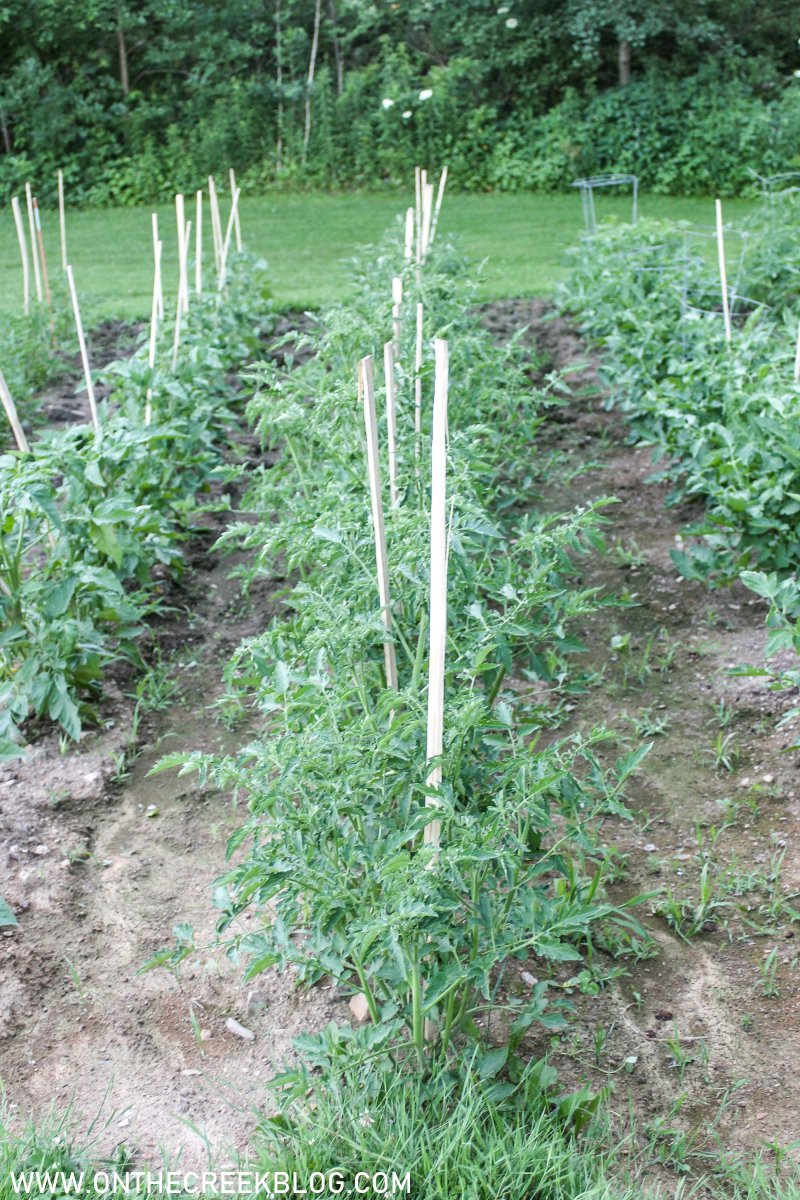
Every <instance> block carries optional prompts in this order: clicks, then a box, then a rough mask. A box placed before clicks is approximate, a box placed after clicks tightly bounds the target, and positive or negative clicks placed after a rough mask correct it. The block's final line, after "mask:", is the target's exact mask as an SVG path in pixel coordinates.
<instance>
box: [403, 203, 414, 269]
mask: <svg viewBox="0 0 800 1200" xmlns="http://www.w3.org/2000/svg"><path fill="white" fill-rule="evenodd" d="M404 250H405V260H406V262H411V259H412V258H413V257H414V209H413V208H407V209H406V237H405V247H404Z"/></svg>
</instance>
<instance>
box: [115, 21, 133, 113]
mask: <svg viewBox="0 0 800 1200" xmlns="http://www.w3.org/2000/svg"><path fill="white" fill-rule="evenodd" d="M117 49H118V50H119V82H120V84H121V86H122V94H123V96H127V95H128V92H129V91H130V90H131V85H130V79H129V76H128V46H127V43H126V41H125V28H124V26H123V24H122V7H121V5H119V4H118V5H117Z"/></svg>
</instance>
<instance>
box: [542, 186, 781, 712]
mask: <svg viewBox="0 0 800 1200" xmlns="http://www.w3.org/2000/svg"><path fill="white" fill-rule="evenodd" d="M799 217H800V200H798V197H797V195H796V194H792V193H787V194H785V195H782V196H780V195H779V196H775V197H773V199H772V201H771V202H770V203H769V204H765V205H764V206H763V207H762V209H761V211H760V212H759V213H758V214H757V215H756V216H755V217H754V218H752V219H751V221H750V223H749V228H748V229H746V230H745V231H744V233H745V235H746V242H745V251H744V254H743V256H742V257H741V265H740V267H739V268H738V269H737V270H736V272H735V275H736V278H735V279H732V280H731V282H732V283H733V286H732V287H731V289H730V295H731V304H732V323H733V328H732V340H731V344H730V345H728V344H727V343H726V340H725V335H724V324H723V314H722V304H721V293H720V285H719V280H718V277H717V279H714V277H713V275H712V273H711V269H710V266H709V261H708V258H707V257H705V256H704V255H703V254H701V253H700V252H699V250H698V246H699V245H700V243H698V242H697V241H696V240H695V239H694V238H693V237H691V235H690V234H689V232H688V229H687V228H686V227H681V226H675V225H668V224H667V223H663V222H662V223H653V222H651V223H641V224H640V225H638V226H636V227H631V226H628V227H624V228H623V227H620V228H616V229H614V228H610V229H607V230H605V231H603V232H601V233H600V234H599V235H598V236H597V237H595V238H593V239H591V241H590V242H587V243H585V244H584V246H583V247H582V248H581V250H580V251H578V252H577V253H576V257H575V265H574V268H573V271H572V274H571V277H570V280H569V282H568V284H567V285H566V286H565V287H564V288H563V289H562V293H561V302H562V305H563V306H564V307H565V308H567V309H568V310H569V311H571V312H575V313H577V314H578V315H579V316H580V319H581V322H582V325H583V328H584V330H585V331H586V332H587V334H588V335H589V336H590V337H591V339H592V341H593V342H594V343H595V344H596V345H598V346H600V347H602V348H603V351H604V357H603V368H602V373H603V375H604V377H605V380H606V382H607V383H608V386H609V403H612V404H619V405H620V406H621V407H622V408H623V410H624V411H625V413H626V415H627V416H628V417H629V418H630V420H631V422H632V425H633V432H634V436H635V437H636V438H637V439H639V440H641V441H642V442H644V443H646V444H650V445H652V446H653V447H654V458H655V459H656V460H657V461H658V460H660V462H661V464H662V466H661V471H660V473H659V477H661V478H667V479H669V480H671V481H672V482H673V484H674V488H673V492H672V499H673V500H680V499H684V498H686V497H691V498H696V499H698V500H700V501H701V502H702V504H703V516H702V518H701V519H700V520H698V521H697V522H695V524H694V525H693V526H692V527H691V528H690V529H689V530H687V540H686V543H685V545H684V546H683V548H680V549H675V550H673V552H672V557H673V559H674V561H675V563H676V566H677V567H678V569H679V570H680V571H681V572H683V573H684V574H685V575H687V576H689V577H692V578H700V579H705V580H708V581H710V582H712V583H713V582H716V581H719V580H722V581H726V580H731V579H735V578H737V577H740V578H741V579H742V581H743V582H744V583H745V585H746V586H747V587H749V588H751V589H752V590H753V591H755V592H756V593H757V594H758V595H760V596H762V597H764V598H765V599H766V600H767V601H769V604H770V611H769V614H768V617H767V624H768V629H769V636H768V640H767V647H766V657H767V660H768V662H769V661H770V660H772V659H774V658H775V656H776V655H778V654H780V653H784V654H785V652H787V651H794V652H795V654H797V653H800V585H799V584H798V571H799V570H800V524H799V523H798V517H799V516H800V432H799V430H800V382H798V381H797V379H796V374H797V372H798V369H799V368H800V357H798V358H797V359H796V358H795V356H796V354H797V353H798V351H797V347H798V346H800V339H798V332H797V331H798V322H799V321H800V270H798V267H797V261H798V257H797V256H798V240H799V239H798V234H797V229H798V218H799ZM736 244H737V243H736V239H734V238H732V237H731V236H730V234H729V236H728V247H729V255H728V257H729V261H730V263H731V269H732V270H733V263H734V262H735V260H736V259H737V258H739V255H740V252H739V250H738V249H736V250H734V249H733V246H735V245H736ZM744 297H747V298H746V299H745V298H744ZM751 673H753V674H769V675H770V676H771V681H772V685H773V686H774V687H775V688H777V689H781V690H790V689H792V690H796V689H797V686H798V683H800V672H798V670H797V667H796V666H794V665H785V660H784V665H782V666H780V667H775V668H772V667H770V668H769V669H767V670H762V669H761V668H753V669H752V671H751ZM798 715H800V710H798V709H794V710H792V711H791V712H790V713H788V714H787V717H786V719H787V720H790V719H794V718H796V717H797V716H798Z"/></svg>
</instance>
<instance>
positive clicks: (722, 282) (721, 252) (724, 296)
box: [717, 200, 731, 345]
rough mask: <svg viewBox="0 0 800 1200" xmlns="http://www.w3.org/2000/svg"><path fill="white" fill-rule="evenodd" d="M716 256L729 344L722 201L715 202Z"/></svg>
mask: <svg viewBox="0 0 800 1200" xmlns="http://www.w3.org/2000/svg"><path fill="white" fill-rule="evenodd" d="M717 254H718V255H719V282H720V287H721V289H722V315H723V317H724V318H725V341H726V342H727V343H728V345H730V344H731V310H730V305H729V304H728V273H727V271H726V269H725V238H724V235H723V232H722V201H721V200H717Z"/></svg>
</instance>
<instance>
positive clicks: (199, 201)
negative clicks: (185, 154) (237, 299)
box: [194, 190, 203, 296]
mask: <svg viewBox="0 0 800 1200" xmlns="http://www.w3.org/2000/svg"><path fill="white" fill-rule="evenodd" d="M194 294H195V295H196V296H202V294H203V192H202V190H200V191H198V192H196V193H195V223H194Z"/></svg>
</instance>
